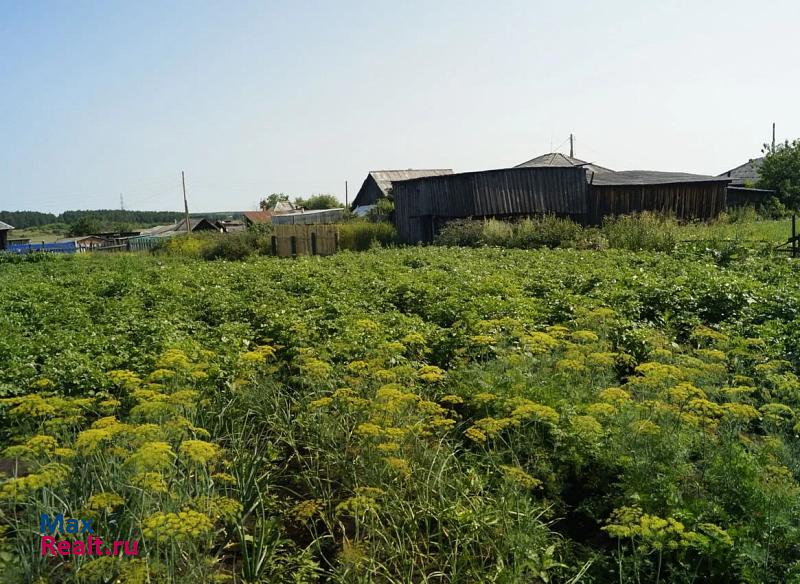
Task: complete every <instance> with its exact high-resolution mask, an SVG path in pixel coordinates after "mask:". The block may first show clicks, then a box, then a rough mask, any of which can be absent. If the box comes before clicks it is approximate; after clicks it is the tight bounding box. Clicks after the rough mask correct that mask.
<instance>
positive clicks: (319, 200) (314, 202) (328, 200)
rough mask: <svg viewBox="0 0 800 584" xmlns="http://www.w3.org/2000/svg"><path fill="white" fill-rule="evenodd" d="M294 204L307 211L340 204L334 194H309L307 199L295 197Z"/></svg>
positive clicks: (332, 207)
mask: <svg viewBox="0 0 800 584" xmlns="http://www.w3.org/2000/svg"><path fill="white" fill-rule="evenodd" d="M294 204H295V205H297V206H298V207H303V208H305V209H308V210H309V211H310V210H312V209H337V208H339V207H341V206H342V204H341V203H340V202H339V199H337V198H336V197H335V196H334V195H324V194H319V195H311V196H310V197H309V198H308V199H302V198H300V197H297V198H296V199H295V200H294Z"/></svg>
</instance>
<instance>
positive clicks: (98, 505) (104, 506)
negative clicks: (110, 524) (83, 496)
mask: <svg viewBox="0 0 800 584" xmlns="http://www.w3.org/2000/svg"><path fill="white" fill-rule="evenodd" d="M124 503H125V500H124V499H123V498H122V497H120V496H119V495H117V494H116V493H97V494H96V495H92V496H91V497H89V501H88V502H87V504H86V507H87V508H88V509H91V510H92V511H105V512H106V513H111V512H112V511H113V510H114V509H115V508H117V507H121V506H122V505H123V504H124Z"/></svg>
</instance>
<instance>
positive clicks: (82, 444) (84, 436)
mask: <svg viewBox="0 0 800 584" xmlns="http://www.w3.org/2000/svg"><path fill="white" fill-rule="evenodd" d="M112 437H113V434H112V433H111V432H110V431H109V430H108V429H107V428H89V429H88V430H84V431H83V432H81V433H80V434H78V437H77V438H76V440H75V448H76V449H77V451H78V452H80V453H81V454H84V455H89V454H94V453H95V452H97V451H98V449H99V448H100V445H101V444H102V443H103V442H107V441H109V440H111V438H112Z"/></svg>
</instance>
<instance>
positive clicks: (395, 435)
mask: <svg viewBox="0 0 800 584" xmlns="http://www.w3.org/2000/svg"><path fill="white" fill-rule="evenodd" d="M408 432H409V430H408V429H407V428H393V427H391V426H389V427H387V428H384V429H383V430H382V434H383V435H384V436H385V437H386V438H389V439H394V440H396V439H399V438H403V437H405V435H406V434H408Z"/></svg>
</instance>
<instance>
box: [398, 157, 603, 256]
mask: <svg viewBox="0 0 800 584" xmlns="http://www.w3.org/2000/svg"><path fill="white" fill-rule="evenodd" d="M393 189H394V193H393V195H394V207H395V224H396V226H397V231H398V234H399V236H400V239H401V241H404V242H406V243H416V242H419V241H422V242H429V241H432V240H433V238H434V236H435V235H436V233H438V231H439V229H440V228H441V227H442V226H443V225H444V224H445V223H447V222H449V221H452V220H453V219H460V218H467V217H479V218H488V217H499V218H511V217H518V216H528V215H540V214H544V213H553V214H556V215H561V216H568V217H572V218H573V219H575V220H577V221H581V220H582V218H583V217H584V216H585V215H586V199H587V191H588V183H587V181H586V171H585V170H584V169H583V168H582V167H578V166H569V167H558V166H547V167H519V168H503V169H499V170H486V171H481V172H463V173H458V174H448V175H442V176H431V177H424V178H416V179H411V180H403V181H397V182H394V183H393Z"/></svg>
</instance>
